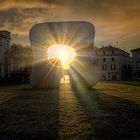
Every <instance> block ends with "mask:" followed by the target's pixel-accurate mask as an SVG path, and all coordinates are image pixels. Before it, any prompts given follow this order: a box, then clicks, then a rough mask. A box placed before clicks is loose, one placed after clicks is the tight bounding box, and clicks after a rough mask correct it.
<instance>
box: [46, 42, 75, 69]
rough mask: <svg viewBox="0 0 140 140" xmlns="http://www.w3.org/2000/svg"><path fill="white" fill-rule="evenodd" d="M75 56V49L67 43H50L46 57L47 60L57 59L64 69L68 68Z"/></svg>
mask: <svg viewBox="0 0 140 140" xmlns="http://www.w3.org/2000/svg"><path fill="white" fill-rule="evenodd" d="M75 57H76V51H75V50H74V48H72V47H70V46H67V45H52V46H50V47H49V48H48V49H47V58H48V59H49V60H52V59H57V60H58V59H59V60H60V61H61V62H60V63H61V65H62V66H63V68H64V69H69V65H70V64H71V63H72V62H73V61H74V59H75ZM55 62H56V61H55Z"/></svg>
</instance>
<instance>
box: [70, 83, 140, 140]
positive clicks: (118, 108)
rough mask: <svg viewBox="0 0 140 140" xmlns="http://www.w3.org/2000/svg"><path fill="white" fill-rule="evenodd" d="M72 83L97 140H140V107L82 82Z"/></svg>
mask: <svg viewBox="0 0 140 140" xmlns="http://www.w3.org/2000/svg"><path fill="white" fill-rule="evenodd" d="M71 83H72V89H73V92H74V94H75V96H76V98H77V100H78V101H79V103H80V104H81V106H82V107H83V110H84V111H85V113H86V115H87V116H88V120H89V121H90V123H91V124H92V127H93V129H94V130H95V133H96V136H95V137H96V139H97V140H138V139H139V138H140V106H139V105H137V104H135V103H133V102H131V101H129V100H125V99H121V98H119V97H115V96H111V95H107V94H105V93H102V92H99V91H97V90H88V89H87V88H86V87H85V86H84V85H83V84H82V83H81V82H78V81H76V82H74V81H71Z"/></svg>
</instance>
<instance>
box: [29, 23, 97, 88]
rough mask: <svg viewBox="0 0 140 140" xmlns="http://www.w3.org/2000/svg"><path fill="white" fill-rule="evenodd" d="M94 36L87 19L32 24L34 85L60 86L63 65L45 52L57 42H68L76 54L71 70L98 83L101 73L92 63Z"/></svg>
mask: <svg viewBox="0 0 140 140" xmlns="http://www.w3.org/2000/svg"><path fill="white" fill-rule="evenodd" d="M94 36H95V30H94V26H93V24H91V23H89V22H85V21H65V22H47V23H40V24H37V25H35V26H33V27H32V28H31V30H30V35H29V37H30V42H31V47H32V51H33V66H32V73H31V84H32V86H33V87H35V88H58V87H59V82H60V79H61V76H62V75H61V73H62V72H61V71H62V67H61V66H54V65H53V64H52V63H50V60H48V59H47V53H46V52H47V48H48V47H50V46H52V45H56V44H58V45H61V44H63V45H68V46H71V47H73V48H74V49H75V51H76V54H77V56H76V59H75V60H74V62H73V63H72V64H71V66H70V70H69V71H70V72H72V73H73V74H74V71H76V73H78V75H80V76H81V77H82V79H84V80H85V82H86V83H87V84H88V85H93V84H95V83H96V82H97V81H98V74H97V70H96V67H95V65H94V64H93V63H94V61H95V54H94V49H93V47H94ZM58 63H59V62H58ZM73 74H70V75H71V76H72V75H73ZM78 75H77V76H78Z"/></svg>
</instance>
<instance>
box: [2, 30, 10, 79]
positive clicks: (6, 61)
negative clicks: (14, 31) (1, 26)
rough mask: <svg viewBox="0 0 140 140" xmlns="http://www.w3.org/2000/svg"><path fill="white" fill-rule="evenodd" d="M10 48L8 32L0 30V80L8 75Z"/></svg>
mask: <svg viewBox="0 0 140 140" xmlns="http://www.w3.org/2000/svg"><path fill="white" fill-rule="evenodd" d="M9 49H10V32H8V31H5V30H2V31H0V80H1V79H3V78H5V77H9V76H10V64H9V59H8V51H9Z"/></svg>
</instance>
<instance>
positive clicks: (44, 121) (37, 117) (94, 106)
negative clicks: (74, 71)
mask: <svg viewBox="0 0 140 140" xmlns="http://www.w3.org/2000/svg"><path fill="white" fill-rule="evenodd" d="M73 84H74V85H75V86H74V87H71V86H70V84H68V83H63V84H61V87H60V89H59V90H34V89H32V88H31V86H30V85H13V86H5V87H4V86H3V87H0V140H25V139H43V140H46V139H72V140H73V139H74V140H79V139H80V140H87V139H88V140H89V139H95V140H139V138H140V127H139V126H140V84H139V82H99V83H98V84H97V85H96V86H94V87H93V89H92V90H88V89H86V88H85V87H84V86H83V85H82V83H73Z"/></svg>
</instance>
